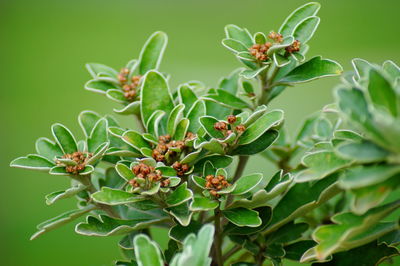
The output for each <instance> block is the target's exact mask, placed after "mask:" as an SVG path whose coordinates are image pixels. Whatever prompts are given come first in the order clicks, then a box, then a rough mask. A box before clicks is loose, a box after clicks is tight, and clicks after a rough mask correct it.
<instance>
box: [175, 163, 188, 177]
mask: <svg viewBox="0 0 400 266" xmlns="http://www.w3.org/2000/svg"><path fill="white" fill-rule="evenodd" d="M172 168H174V169H175V170H176V172H177V175H178V176H184V175H185V173H187V172H188V171H189V170H190V167H189V165H188V164H187V163H180V162H174V163H173V164H172Z"/></svg>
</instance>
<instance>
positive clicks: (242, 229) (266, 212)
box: [224, 206, 272, 237]
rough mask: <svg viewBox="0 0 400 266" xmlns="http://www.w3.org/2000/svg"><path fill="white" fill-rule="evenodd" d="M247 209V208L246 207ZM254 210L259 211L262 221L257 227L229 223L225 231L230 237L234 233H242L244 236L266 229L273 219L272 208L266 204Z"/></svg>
mask: <svg viewBox="0 0 400 266" xmlns="http://www.w3.org/2000/svg"><path fill="white" fill-rule="evenodd" d="M246 209H247V208H246ZM254 211H256V212H258V213H259V216H260V218H261V220H262V223H261V224H260V225H259V226H256V227H247V226H236V225H234V224H233V223H228V224H227V225H226V226H225V227H224V233H226V234H228V235H229V236H230V237H231V236H232V235H241V236H243V237H245V236H249V235H254V234H257V233H259V232H261V231H263V230H264V229H265V227H266V226H267V225H268V223H269V222H270V220H271V216H272V210H271V207H269V206H264V207H260V208H256V209H254Z"/></svg>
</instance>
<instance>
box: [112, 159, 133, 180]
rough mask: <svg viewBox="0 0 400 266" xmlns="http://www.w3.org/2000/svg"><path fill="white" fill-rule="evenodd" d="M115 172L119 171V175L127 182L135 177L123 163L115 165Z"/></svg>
mask: <svg viewBox="0 0 400 266" xmlns="http://www.w3.org/2000/svg"><path fill="white" fill-rule="evenodd" d="M115 170H117V173H118V174H119V175H120V176H121V177H122V178H123V179H125V180H126V181H129V180H131V179H132V178H134V177H135V175H134V174H133V172H132V170H131V169H130V168H129V167H128V166H126V165H125V164H123V163H117V164H116V165H115Z"/></svg>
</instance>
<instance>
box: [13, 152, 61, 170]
mask: <svg viewBox="0 0 400 266" xmlns="http://www.w3.org/2000/svg"><path fill="white" fill-rule="evenodd" d="M54 165H55V164H54V163H52V162H50V161H49V160H48V159H47V158H45V157H42V156H40V155H37V154H29V155H27V156H26V157H19V158H17V159H15V160H13V161H12V162H11V163H10V166H11V167H16V168H25V169H32V170H41V171H49V170H50V169H51V168H52V167H54Z"/></svg>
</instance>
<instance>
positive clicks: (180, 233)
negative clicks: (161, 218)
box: [168, 221, 202, 243]
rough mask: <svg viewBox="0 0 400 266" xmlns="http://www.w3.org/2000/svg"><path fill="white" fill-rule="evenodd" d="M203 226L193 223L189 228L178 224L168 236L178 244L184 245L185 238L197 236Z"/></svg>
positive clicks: (196, 222)
mask: <svg viewBox="0 0 400 266" xmlns="http://www.w3.org/2000/svg"><path fill="white" fill-rule="evenodd" d="M201 227H202V224H201V223H199V222H198V221H191V222H190V224H188V225H187V226H182V225H180V224H176V225H174V226H173V227H171V229H170V230H169V232H168V236H169V237H170V238H171V239H174V240H175V241H177V242H180V243H183V242H184V240H185V238H186V237H187V236H188V235H190V234H197V232H199V230H200V229H201Z"/></svg>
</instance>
